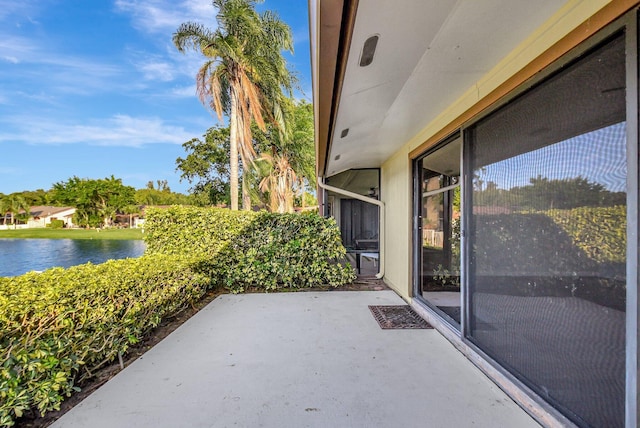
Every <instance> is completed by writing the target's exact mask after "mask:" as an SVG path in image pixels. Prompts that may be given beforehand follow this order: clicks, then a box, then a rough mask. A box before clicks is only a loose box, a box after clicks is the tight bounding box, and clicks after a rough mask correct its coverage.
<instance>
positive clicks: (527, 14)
mask: <svg viewBox="0 0 640 428" xmlns="http://www.w3.org/2000/svg"><path fill="white" fill-rule="evenodd" d="M571 3H572V2H559V1H557V0H538V1H535V2H530V1H517V2H516V1H513V0H491V1H483V2H479V1H477V0H404V1H403V2H402V3H397V2H379V1H372V0H359V1H357V0H309V10H310V15H309V16H310V32H311V62H312V73H313V96H314V109H315V121H316V122H315V129H316V159H317V168H318V175H321V176H331V175H334V174H337V173H339V172H341V171H345V170H348V169H352V168H376V167H380V166H381V165H382V164H383V163H384V162H385V161H386V160H387V159H389V157H391V156H392V155H393V154H394V153H395V152H396V151H398V150H399V149H400V148H401V147H402V146H403V145H405V144H406V143H407V142H408V141H410V140H411V139H412V138H413V137H415V136H416V135H418V134H419V133H420V131H421V130H422V129H423V128H424V127H425V126H426V125H427V124H428V123H430V122H431V121H432V120H434V119H435V118H436V117H437V116H438V115H439V114H441V113H442V112H443V111H444V110H445V109H446V108H448V107H449V106H451V105H452V104H454V103H455V102H456V100H458V99H459V98H460V97H461V96H463V95H464V94H465V93H467V92H468V91H469V90H470V89H471V90H472V89H473V88H474V85H477V82H478V81H479V80H480V79H482V78H483V77H485V76H486V75H487V73H489V72H490V71H491V70H492V69H493V68H494V67H495V66H496V65H497V64H498V63H499V62H500V61H501V60H503V59H504V58H505V57H506V56H507V55H508V54H509V53H511V52H512V51H514V49H516V48H517V47H518V46H519V44H520V43H522V42H523V41H524V40H525V39H527V38H528V37H530V36H531V35H532V34H534V33H535V32H536V31H538V29H539V28H540V27H541V26H542V25H543V24H544V23H545V22H546V21H547V20H549V19H550V18H551V17H552V16H554V15H556V14H562V13H565V12H566V13H568V12H569V11H570V9H571V7H570V6H571ZM373 35H378V36H379V40H378V43H377V47H376V50H375V54H374V58H373V61H372V62H371V64H370V65H367V66H361V65H360V56H361V53H362V50H363V46H364V44H365V41H366V40H367V39H368V38H369V37H371V36H373ZM346 130H348V131H346ZM345 134H346V135H345Z"/></svg>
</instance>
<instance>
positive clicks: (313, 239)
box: [145, 207, 355, 292]
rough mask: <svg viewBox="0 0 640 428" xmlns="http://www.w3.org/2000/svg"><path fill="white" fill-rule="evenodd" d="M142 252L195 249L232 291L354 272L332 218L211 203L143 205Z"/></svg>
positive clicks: (342, 278)
mask: <svg viewBox="0 0 640 428" xmlns="http://www.w3.org/2000/svg"><path fill="white" fill-rule="evenodd" d="M145 231H146V236H145V241H146V242H147V252H149V253H163V254H185V253H189V254H195V255H198V256H204V257H205V258H206V262H205V263H204V264H205V265H206V266H207V268H208V269H209V271H210V272H211V274H212V280H213V281H214V283H216V284H221V285H224V286H225V287H226V288H227V289H228V290H230V291H232V292H242V291H244V290H246V289H250V288H251V289H260V290H265V291H269V290H280V289H296V288H304V287H314V286H319V285H329V286H338V285H342V284H345V283H348V282H350V281H351V280H353V279H354V278H355V274H354V271H353V269H352V268H351V266H350V265H349V264H348V263H346V262H344V258H345V254H346V250H345V249H344V247H343V246H342V242H341V239H340V232H339V230H338V228H337V226H336V224H335V221H334V220H333V219H325V218H322V217H320V216H319V215H317V214H304V215H299V214H273V213H267V212H259V213H254V212H238V211H235V212H234V211H229V210H224V209H217V208H195V207H171V208H169V209H166V210H160V209H155V210H153V209H152V210H149V212H148V213H147V217H146V220H145Z"/></svg>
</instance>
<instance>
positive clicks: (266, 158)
mask: <svg viewBox="0 0 640 428" xmlns="http://www.w3.org/2000/svg"><path fill="white" fill-rule="evenodd" d="M286 113H287V114H286V116H285V117H286V118H287V124H286V127H285V129H284V130H281V129H275V128H274V127H270V128H269V130H268V132H266V133H260V132H257V133H256V134H257V137H256V139H257V140H258V143H257V145H258V147H260V149H261V152H262V154H261V156H260V158H259V160H258V169H259V171H260V174H261V175H262V177H263V178H262V180H261V182H260V190H262V191H263V192H265V193H267V194H268V196H269V207H270V209H271V211H276V212H291V211H293V205H294V200H295V197H296V196H298V197H300V198H301V201H303V202H304V193H305V189H307V188H315V183H316V178H315V146H314V137H313V107H312V106H311V104H309V103H307V102H306V101H300V102H297V103H296V102H294V101H293V100H289V101H288V103H287V104H286Z"/></svg>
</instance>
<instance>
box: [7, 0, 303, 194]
mask: <svg viewBox="0 0 640 428" xmlns="http://www.w3.org/2000/svg"><path fill="white" fill-rule="evenodd" d="M265 9H269V10H272V11H275V12H277V13H278V14H279V15H280V18H281V19H282V20H283V21H285V22H286V23H287V24H289V26H290V27H291V30H292V33H293V37H294V42H295V53H294V55H293V56H291V55H288V54H287V55H285V56H286V58H287V60H288V61H289V64H290V68H291V69H292V70H293V71H294V72H295V73H296V74H297V75H298V78H299V80H300V87H301V90H302V91H301V92H299V93H297V94H296V96H297V97H298V98H305V99H307V100H309V101H310V99H311V77H310V67H309V34H308V15H307V2H306V1H303V0H293V1H292V0H266V1H265V2H264V3H262V4H259V5H258V10H265ZM186 21H195V22H201V23H203V24H205V25H207V26H208V27H209V28H215V10H214V8H213V7H212V6H211V2H210V0H182V1H181V0H108V1H107V0H99V1H87V0H20V1H15V0H0V193H5V194H8V193H12V192H17V191H22V190H36V189H45V190H48V189H50V188H51V186H52V185H53V183H55V182H58V181H65V180H67V179H68V178H70V177H72V176H78V177H81V178H104V177H108V176H111V175H114V176H115V177H117V178H121V179H122V181H123V183H124V184H125V185H129V186H133V187H135V188H142V187H145V185H146V183H147V182H148V181H150V180H152V181H154V182H155V181H156V180H167V181H168V182H169V186H170V187H171V190H173V191H179V192H185V193H186V192H187V189H188V188H189V184H188V183H187V182H182V183H180V182H179V174H178V173H177V172H176V171H175V160H176V158H178V157H179V156H183V157H184V155H185V152H184V150H183V149H182V146H181V144H182V143H184V142H185V141H188V140H190V139H192V138H194V137H201V136H202V134H204V133H205V131H206V130H207V129H208V128H209V127H211V126H213V125H215V124H217V123H218V121H217V118H215V117H214V116H212V115H211V114H210V113H209V112H208V111H207V110H206V109H205V108H204V107H203V106H202V104H200V102H199V101H198V99H197V97H196V95H195V74H196V71H197V69H198V67H199V66H200V65H201V63H202V62H203V59H202V57H200V56H199V55H197V54H195V53H192V54H187V55H183V54H180V53H178V51H177V50H176V49H175V47H174V46H173V44H172V42H171V36H172V34H173V32H174V31H175V30H176V29H177V27H178V26H179V25H180V24H181V23H182V22H186Z"/></svg>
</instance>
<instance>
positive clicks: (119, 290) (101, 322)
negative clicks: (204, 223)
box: [0, 255, 211, 426]
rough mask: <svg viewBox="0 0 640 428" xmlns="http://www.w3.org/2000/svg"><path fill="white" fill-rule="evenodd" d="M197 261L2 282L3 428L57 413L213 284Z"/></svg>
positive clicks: (145, 260)
mask: <svg viewBox="0 0 640 428" xmlns="http://www.w3.org/2000/svg"><path fill="white" fill-rule="evenodd" d="M198 266H199V264H198V263H197V261H196V260H194V259H193V258H186V257H176V256H167V255H145V256H143V257H141V258H138V259H124V260H112V261H108V262H106V263H103V264H100V265H92V264H90V263H89V264H86V265H81V266H75V267H72V268H69V269H67V270H65V269H61V268H53V269H49V270H47V271H45V272H43V273H28V274H25V275H22V276H18V277H13V278H0V358H1V360H0V426H11V425H12V424H13V421H14V420H15V418H18V417H20V416H21V415H22V413H23V412H24V411H26V410H27V409H31V408H37V409H38V410H39V411H40V412H41V413H43V414H44V413H45V412H46V411H49V410H57V409H59V406H60V402H61V401H62V400H63V399H64V397H65V396H69V395H70V394H71V392H72V391H74V390H75V389H76V388H75V386H74V384H75V382H76V380H77V379H78V378H80V377H81V376H83V375H84V374H87V375H90V373H91V372H92V371H93V370H95V369H97V368H98V367H100V366H101V365H103V364H104V363H106V362H109V361H112V360H113V359H114V358H116V356H117V355H118V353H124V352H126V350H127V348H128V347H129V346H130V345H131V344H134V343H136V342H137V341H138V340H140V339H141V338H142V336H143V335H144V333H145V332H146V331H148V330H149V329H151V328H152V327H155V326H156V325H158V323H159V322H160V320H161V319H162V318H163V317H166V316H168V315H170V314H173V313H176V312H177V311H179V310H180V309H181V308H183V307H184V306H185V305H187V304H189V303H192V302H195V301H197V300H198V299H200V298H201V297H202V296H203V294H204V293H205V292H206V289H207V288H208V287H209V286H210V284H211V283H210V278H209V275H205V274H203V273H201V272H199V271H198Z"/></svg>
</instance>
